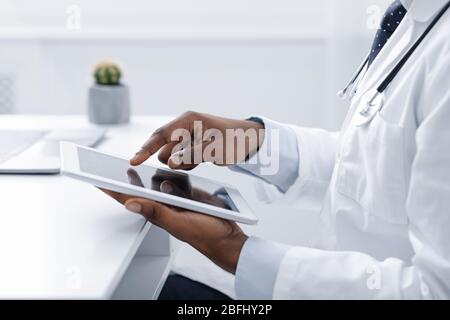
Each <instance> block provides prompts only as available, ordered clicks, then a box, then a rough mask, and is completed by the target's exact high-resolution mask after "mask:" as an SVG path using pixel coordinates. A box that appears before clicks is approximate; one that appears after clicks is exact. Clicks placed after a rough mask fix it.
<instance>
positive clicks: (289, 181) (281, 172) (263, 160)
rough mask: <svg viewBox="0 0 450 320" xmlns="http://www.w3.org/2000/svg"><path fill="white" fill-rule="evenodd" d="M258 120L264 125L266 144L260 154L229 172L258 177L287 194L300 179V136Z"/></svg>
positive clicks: (281, 126)
mask: <svg viewBox="0 0 450 320" xmlns="http://www.w3.org/2000/svg"><path fill="white" fill-rule="evenodd" d="M258 118H259V119H261V120H262V121H263V122H264V127H265V130H266V134H265V138H264V142H263V144H262V145H261V147H260V148H259V150H258V153H257V154H255V155H254V156H253V157H251V158H250V159H248V160H247V161H246V162H244V163H240V164H237V165H235V166H231V167H230V169H231V170H233V171H237V172H241V173H246V174H250V175H252V176H255V177H257V178H259V179H261V180H263V181H265V182H267V183H269V184H271V185H273V186H275V187H277V188H278V190H279V191H280V192H282V193H285V192H287V190H288V189H289V188H290V187H291V186H292V185H293V184H294V182H295V180H296V179H297V177H298V166H299V153H298V150H297V137H296V135H295V132H294V131H293V130H292V129H291V128H289V127H287V126H286V125H283V124H281V123H278V122H276V121H272V120H269V119H266V118H262V117H258ZM281 141H282V143H280V142H281Z"/></svg>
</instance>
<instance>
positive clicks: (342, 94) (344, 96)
mask: <svg viewBox="0 0 450 320" xmlns="http://www.w3.org/2000/svg"><path fill="white" fill-rule="evenodd" d="M369 57H370V53H369V54H368V55H367V57H366V58H365V59H364V61H363V63H361V65H360V66H359V67H358V71H356V73H355V74H354V76H353V77H352V79H351V80H350V81H349V82H348V84H347V85H346V86H345V88H344V89H342V90H341V91H339V92H338V93H337V96H338V98H339V99H342V100H345V99H347V97H348V91H349V90H350V88H351V87H352V86H353V84H354V83H355V82H356V80H357V79H358V77H359V76H360V75H361V72H362V71H363V70H364V68H365V66H366V65H367V63H368V62H369Z"/></svg>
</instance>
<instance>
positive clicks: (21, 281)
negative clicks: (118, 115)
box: [0, 116, 171, 299]
mask: <svg viewBox="0 0 450 320" xmlns="http://www.w3.org/2000/svg"><path fill="white" fill-rule="evenodd" d="M167 120H168V118H162V117H161V118H155V117H152V118H149V117H140V118H139V121H137V120H136V121H132V125H125V126H118V127H111V128H109V130H108V133H107V137H106V139H105V140H104V141H103V142H102V143H101V144H100V145H99V149H101V150H105V151H112V152H114V153H119V154H124V155H132V154H133V152H134V151H135V150H137V148H138V147H139V146H140V144H142V143H143V141H144V140H145V139H146V138H147V136H148V135H149V133H151V132H152V131H153V130H154V129H155V128H156V127H157V126H159V125H161V124H162V123H165V122H166V121H167ZM85 125H87V121H86V120H85V117H78V116H69V117H67V116H64V117H53V116H52V117H47V116H45V117H41V116H0V128H2V129H6V128H12V129H21V128H27V129H30V128H37V129H39V128H61V127H63V128H71V127H82V126H85ZM0 192H1V193H0V254H1V256H0V298H63V299H66V298H69V299H70V298H76V299H78V298H88V299H91V298H94V299H96V298H99V299H109V298H149V299H150V298H155V297H157V296H158V294H159V291H160V289H161V286H162V284H163V283H164V281H165V278H166V276H167V274H168V272H169V267H170V253H171V252H170V251H171V249H170V245H169V243H170V238H169V236H168V235H167V233H166V232H164V231H162V230H161V229H159V228H157V227H156V226H153V225H151V224H150V223H147V222H146V221H145V220H144V219H143V218H142V217H140V216H138V215H133V214H130V213H129V212H127V211H126V210H125V209H124V208H123V207H122V206H121V205H119V204H118V203H115V202H114V201H112V200H111V199H110V198H108V197H107V196H105V195H104V194H102V193H101V192H100V191H98V190H96V189H95V188H94V187H92V186H90V185H88V184H85V183H81V182H78V181H76V180H72V179H69V178H66V177H63V176H60V175H53V176H45V175H34V176H29V175H22V176H21V175H0Z"/></svg>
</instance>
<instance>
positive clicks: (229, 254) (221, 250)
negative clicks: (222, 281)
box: [205, 233, 248, 274]
mask: <svg viewBox="0 0 450 320" xmlns="http://www.w3.org/2000/svg"><path fill="white" fill-rule="evenodd" d="M247 239H248V236H247V235H245V234H244V233H239V234H236V235H234V236H233V237H229V238H226V239H223V240H222V241H219V242H217V243H215V244H214V245H213V246H212V247H210V248H209V249H208V250H207V251H208V253H206V252H205V254H206V256H207V257H209V258H210V259H211V260H212V261H213V262H214V263H215V264H217V265H218V266H219V267H221V268H222V269H224V270H225V271H227V272H229V273H232V274H235V273H236V269H237V265H238V262H239V256H240V255H241V251H242V248H243V247H244V244H245V242H246V241H247Z"/></svg>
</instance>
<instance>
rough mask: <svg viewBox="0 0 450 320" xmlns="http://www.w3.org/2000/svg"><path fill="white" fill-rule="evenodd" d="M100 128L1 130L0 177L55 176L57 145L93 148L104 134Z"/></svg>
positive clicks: (57, 156)
mask: <svg viewBox="0 0 450 320" xmlns="http://www.w3.org/2000/svg"><path fill="white" fill-rule="evenodd" d="M105 132H106V130H105V129H100V128H80V129H57V130H0V174H1V173H7V174H56V173H59V171H60V160H59V143H60V142H61V141H68V142H73V143H76V144H80V145H83V146H86V147H94V146H95V145H97V144H98V143H99V142H100V141H101V140H102V138H103V137H104V135H105Z"/></svg>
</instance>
